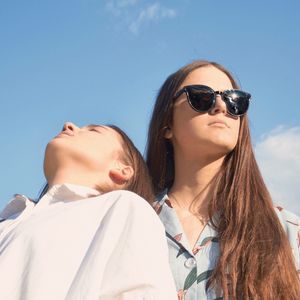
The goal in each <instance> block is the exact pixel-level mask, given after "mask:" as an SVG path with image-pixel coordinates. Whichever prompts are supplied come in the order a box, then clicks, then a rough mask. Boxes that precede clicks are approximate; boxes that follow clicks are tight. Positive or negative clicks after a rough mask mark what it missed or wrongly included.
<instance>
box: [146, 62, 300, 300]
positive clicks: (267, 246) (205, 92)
mask: <svg viewBox="0 0 300 300" xmlns="http://www.w3.org/2000/svg"><path fill="white" fill-rule="evenodd" d="M250 98H251V96H250V94H249V93H247V92H244V91H242V90H240V88H239V86H238V84H237V82H236V81H235V80H234V78H233V77H232V75H231V74H230V73H229V72H228V71H227V70H226V69H225V68H224V67H223V66H221V65H219V64H217V63H214V62H208V61H195V62H193V63H191V64H189V65H186V66H184V67H183V68H181V69H179V70H178V71H177V72H175V73H173V74H171V75H170V76H169V77H168V78H167V79H166V81H165V82H164V84H163V85H162V87H161V89H160V91H159V93H158V96H157V100H156V103H155V107H154V110H153V114H152V118H151V121H150V126H149V134H148V149H147V164H148V167H149V170H150V175H151V177H152V179H153V183H154V188H155V192H156V194H157V195H158V196H157V201H156V202H155V209H156V210H157V212H158V214H159V216H160V218H161V220H162V221H163V223H164V224H165V228H166V234H167V237H168V245H169V259H170V263H171V268H172V271H173V276H174V278H175V281H176V286H177V291H178V297H179V299H186V300H192V299H193V300H195V299H268V300H271V299H274V300H275V299H276V300H277V299H293V300H296V299H300V286H299V278H298V274H297V269H298V270H299V242H300V241H299V237H300V235H299V224H300V221H299V218H298V217H297V216H295V215H294V214H292V213H290V212H288V211H286V210H284V209H282V208H280V207H274V206H273V204H272V201H271V197H270V194H269V193H268V190H267V188H266V186H265V184H264V181H263V179H262V176H261V174H260V171H259V169H258V166H257V163H256V161H255V157H254V153H253V148H252V145H251V140H250V132H249V125H248V117H247V109H248V106H249V102H250V101H251V100H250Z"/></svg>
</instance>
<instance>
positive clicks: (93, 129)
mask: <svg viewBox="0 0 300 300" xmlns="http://www.w3.org/2000/svg"><path fill="white" fill-rule="evenodd" d="M89 131H95V132H97V133H101V132H100V131H99V130H97V129H95V128H90V129H89Z"/></svg>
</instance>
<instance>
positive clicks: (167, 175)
mask: <svg viewBox="0 0 300 300" xmlns="http://www.w3.org/2000/svg"><path fill="white" fill-rule="evenodd" d="M208 66H213V67H215V68H217V69H219V70H220V71H222V72H224V73H225V74H226V75H227V76H228V78H229V79H230V81H231V83H232V86H233V88H239V86H238V84H237V82H236V81H235V80H234V78H233V76H232V75H231V74H230V72H229V71H227V70H226V69H225V68H224V67H223V66H221V65H219V64H217V63H215V62H208V61H202V60H199V61H195V62H193V63H191V64H189V65H186V66H184V67H182V68H181V69H179V70H178V71H177V72H175V73H173V74H171V75H170V76H169V77H168V78H167V79H166V81H165V82H164V84H163V85H162V87H161V88H160V90H159V93H158V96H157V99H156V103H155V106H154V109H153V113H152V118H151V120H150V125H149V133H148V143H147V155H146V161H147V165H148V168H149V172H150V176H151V178H152V181H153V184H154V190H155V193H156V194H157V193H160V192H162V191H163V190H165V189H166V188H167V189H169V188H170V187H171V186H172V184H173V182H174V157H173V146H172V143H171V142H170V141H169V140H167V139H165V137H164V135H165V129H166V128H167V127H168V126H170V125H172V115H173V98H174V95H175V93H176V92H177V91H178V89H179V87H180V86H181V85H182V83H183V82H184V80H185V79H186V77H187V76H188V75H189V74H190V73H191V72H192V71H194V70H196V69H198V68H203V67H208ZM210 189H211V191H212V194H213V196H212V199H211V201H210V203H209V217H210V219H211V222H212V224H213V225H214V226H215V227H216V230H217V232H218V239H219V247H220V258H219V260H218V262H217V264H216V267H215V269H214V271H213V273H212V276H211V277H210V279H209V281H208V284H207V288H208V289H210V288H213V289H215V290H217V291H222V293H223V297H224V299H268V300H270V299H276V300H277V299H293V300H294V299H295V300H296V299H300V287H299V278H298V275H297V271H296V267H295V262H294V258H293V255H292V251H291V247H290V244H289V242H288V239H287V236H286V234H285V232H284V230H283V227H282V225H281V224H280V221H279V219H278V217H277V215H276V213H275V210H274V207H273V204H272V200H271V197H270V195H269V192H268V190H267V188H266V186H265V183H264V181H263V178H262V176H261V173H260V171H259V168H258V165H257V163H256V160H255V157H254V153H253V148H252V145H251V139H250V131H249V125H248V117H247V115H244V116H242V117H240V130H239V137H238V141H237V145H236V147H235V148H234V150H232V151H231V152H230V153H229V154H228V155H227V156H226V158H225V159H224V162H223V164H222V166H221V169H220V170H219V172H218V173H217V174H216V175H215V177H214V178H213V180H212V182H211V183H210ZM217 214H218V216H219V217H218V220H217V222H213V216H216V215H217Z"/></svg>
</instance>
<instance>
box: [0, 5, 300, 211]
mask: <svg viewBox="0 0 300 300" xmlns="http://www.w3.org/2000/svg"><path fill="white" fill-rule="evenodd" d="M299 10H300V3H299V1H297V0H291V1H279V0H274V1H258V0H254V1H251V2H250V1H248V2H246V1H231V0H229V1H209V0H206V1H202V0H194V1H192V0H172V1H171V0H169V1H159V0H158V1H152V0H148V1H143V0H114V1H109V0H101V1H100V0H72V1H70V0H65V1H61V0H60V1H57V0H51V1H50V0H43V1H40V0H35V1H33V0H28V1H20V0H19V1H16V0H10V1H7V0H2V1H1V2H0V103H1V109H0V123H1V132H2V134H1V135H2V142H1V148H0V167H1V173H0V174H1V175H0V176H1V185H0V207H3V205H4V204H5V203H6V202H7V201H8V200H9V198H11V196H12V195H13V194H14V193H21V194H26V195H28V196H30V197H36V196H37V194H38V191H39V190H40V188H41V186H42V185H43V183H44V181H45V180H44V177H43V171H42V162H43V154H44V149H45V146H46V144H47V142H48V141H49V140H50V139H51V138H52V137H53V136H55V135H56V134H57V132H58V131H59V130H61V128H62V125H63V123H64V122H65V121H72V122H74V123H76V124H77V125H79V126H82V125H85V124H89V123H114V124H116V125H118V126H120V127H121V128H123V129H124V130H125V131H126V132H127V133H128V134H129V135H130V137H131V138H132V139H133V141H134V142H135V143H136V145H137V146H138V148H139V149H140V150H141V151H142V152H143V151H144V147H145V142H146V133H147V125H148V121H149V116H150V113H151V110H152V106H153V102H154V99H155V95H156V93H157V91H158V89H159V87H160V86H161V84H162V83H163V81H164V80H165V78H166V77H167V76H168V75H169V74H170V73H172V72H173V71H175V70H177V69H178V68H179V67H181V66H182V65H184V64H186V63H189V62H191V61H192V60H194V59H199V58H201V59H208V60H214V61H217V62H219V63H221V64H223V65H225V66H226V67H227V68H228V69H229V70H231V71H232V72H233V74H234V75H235V76H236V78H238V80H239V81H240V83H241V86H242V88H243V89H245V90H247V91H249V92H250V93H251V94H252V96H253V101H252V103H251V108H250V111H249V115H250V120H251V130H252V137H253V143H254V145H255V149H256V151H257V158H258V161H259V164H260V166H261V170H262V173H263V174H264V176H265V179H266V182H267V184H268V186H269V188H270V190H271V193H272V195H273V197H274V200H275V201H276V202H277V203H279V204H281V205H283V206H285V207H287V208H289V209H290V210H293V211H295V212H297V213H298V214H300V209H299V205H298V203H297V201H298V199H297V198H299V194H300V187H299V186H300V185H299V184H298V181H299V180H298V178H299V175H300V117H299V110H300V103H299V100H298V98H299V95H298V94H299V93H298V88H299V86H300V76H299V67H300V60H299V53H300V33H299V28H300V19H299Z"/></svg>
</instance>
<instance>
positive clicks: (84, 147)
mask: <svg viewBox="0 0 300 300" xmlns="http://www.w3.org/2000/svg"><path fill="white" fill-rule="evenodd" d="M44 173H45V177H46V179H47V186H46V188H45V189H44V192H43V195H42V197H41V198H40V200H39V201H38V202H37V203H35V202H34V201H32V200H30V199H29V198H27V197H25V196H22V195H16V197H15V198H14V199H13V200H12V201H11V202H10V203H9V204H8V205H7V206H6V208H4V210H3V211H2V213H1V215H0V217H1V221H2V222H1V223H0V270H1V271H0V282H1V289H0V293H1V297H0V298H1V299H7V300H20V299H24V300H25V299H28V300H29V299H30V300H41V299H43V300H47V299H49V300H54V299H55V300H59V299H61V300H63V299H70V300H76V299H78V300H79V299H85V300H94V299H95V300H96V299H98V300H110V299H120V300H121V299H122V300H129V299H149V300H150V299H151V300H152V299H160V300H166V299H177V296H176V290H175V285H174V281H173V278H172V274H171V270H170V267H169V263H168V248H167V243H166V239H165V231H164V227H163V225H162V224H161V222H160V220H159V218H158V217H157V215H156V214H155V212H154V211H153V209H152V207H151V205H149V204H148V203H147V202H146V200H144V199H143V198H145V199H149V201H150V200H151V199H152V197H153V192H152V188H151V184H150V180H149V175H148V171H147V168H146V164H145V163H144V161H143V158H142V156H141V155H140V153H139V152H138V150H137V149H136V148H135V146H134V145H133V143H132V142H131V141H130V139H129V138H128V137H127V135H126V134H125V133H124V132H123V131H121V130H120V129H119V128H117V127H115V126H98V125H88V126H84V127H82V128H79V127H77V126H75V125H74V124H72V123H66V124H65V125H64V127H63V130H62V131H61V132H60V133H59V134H58V135H57V136H56V137H55V138H53V139H52V140H51V141H50V142H49V143H48V145H47V148H46V151H45V159H44ZM137 194H138V195H137ZM142 197H143V198H142Z"/></svg>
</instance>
